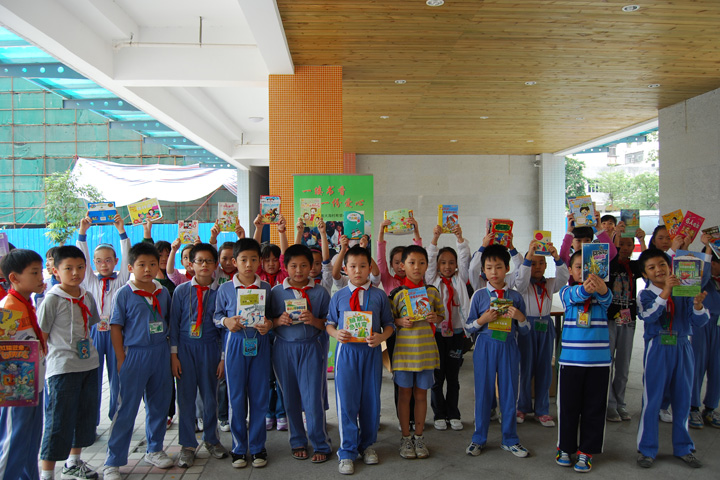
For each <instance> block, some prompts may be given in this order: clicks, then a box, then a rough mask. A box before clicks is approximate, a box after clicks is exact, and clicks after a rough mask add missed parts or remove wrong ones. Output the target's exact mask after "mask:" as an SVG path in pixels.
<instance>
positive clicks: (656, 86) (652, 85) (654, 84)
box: [648, 83, 660, 88]
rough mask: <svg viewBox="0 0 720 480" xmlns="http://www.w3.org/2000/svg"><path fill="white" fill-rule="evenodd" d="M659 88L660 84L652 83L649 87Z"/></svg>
mask: <svg viewBox="0 0 720 480" xmlns="http://www.w3.org/2000/svg"><path fill="white" fill-rule="evenodd" d="M659 86H660V84H659V83H651V84H650V85H648V88H658V87H659Z"/></svg>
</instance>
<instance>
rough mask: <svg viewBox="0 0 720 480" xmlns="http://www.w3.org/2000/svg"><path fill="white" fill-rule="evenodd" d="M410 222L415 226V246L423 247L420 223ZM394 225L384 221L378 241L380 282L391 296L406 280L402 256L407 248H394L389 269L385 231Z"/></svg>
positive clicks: (411, 220) (412, 219) (389, 221)
mask: <svg viewBox="0 0 720 480" xmlns="http://www.w3.org/2000/svg"><path fill="white" fill-rule="evenodd" d="M409 222H410V223H411V224H412V225H413V228H414V230H413V245H417V246H420V247H422V238H420V230H419V229H418V223H417V220H415V218H410V220H409ZM391 223H392V221H391V220H384V221H383V222H382V223H381V224H380V231H378V240H377V266H378V269H379V270H380V281H381V282H382V287H383V290H385V293H387V294H388V295H390V292H392V291H393V290H395V289H396V288H398V287H399V286H400V285H402V282H403V279H404V278H405V271H404V270H403V268H402V255H403V249H404V248H405V247H402V246H399V247H394V248H393V249H392V250H390V257H389V260H390V265H389V267H388V257H387V256H386V253H385V248H386V246H387V242H386V241H385V229H386V228H387V227H388V226H389V225H390V224H391ZM390 268H392V271H393V274H392V275H391V274H390Z"/></svg>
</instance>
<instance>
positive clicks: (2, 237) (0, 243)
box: [0, 232, 10, 258]
mask: <svg viewBox="0 0 720 480" xmlns="http://www.w3.org/2000/svg"><path fill="white" fill-rule="evenodd" d="M9 251H10V241H9V240H8V236H7V233H5V232H0V258H2V257H4V256H5V255H7V254H8V252H9Z"/></svg>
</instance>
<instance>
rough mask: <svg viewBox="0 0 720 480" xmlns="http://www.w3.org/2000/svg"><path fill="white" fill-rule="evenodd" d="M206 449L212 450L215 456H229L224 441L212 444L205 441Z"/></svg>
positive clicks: (211, 452)
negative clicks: (223, 444)
mask: <svg viewBox="0 0 720 480" xmlns="http://www.w3.org/2000/svg"><path fill="white" fill-rule="evenodd" d="M205 450H207V451H208V452H210V455H212V456H213V457H215V458H225V457H227V456H228V451H227V449H226V448H225V447H223V446H222V443H215V444H212V443H208V442H205Z"/></svg>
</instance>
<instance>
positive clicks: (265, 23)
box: [237, 0, 295, 75]
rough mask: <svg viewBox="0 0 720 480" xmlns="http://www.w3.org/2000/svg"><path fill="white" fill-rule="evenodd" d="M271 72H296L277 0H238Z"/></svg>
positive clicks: (289, 73) (287, 73) (288, 73)
mask: <svg viewBox="0 0 720 480" xmlns="http://www.w3.org/2000/svg"><path fill="white" fill-rule="evenodd" d="M237 2H238V4H239V5H240V8H241V9H242V12H243V15H244V16H245V19H246V20H247V24H248V25H249V26H250V30H251V31H252V34H253V36H254V37H255V42H256V43H257V46H258V48H259V49H260V53H261V54H262V57H263V60H265V65H267V69H268V72H269V73H270V74H285V75H291V74H293V73H295V67H294V66H293V61H292V56H291V55H290V48H289V47H288V43H287V38H286V37H285V29H284V28H283V25H282V19H281V18H280V11H279V10H278V7H277V3H276V2H275V0H237Z"/></svg>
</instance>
